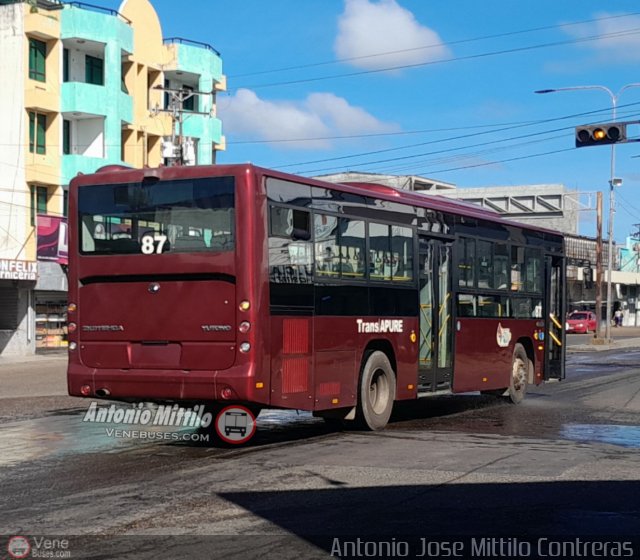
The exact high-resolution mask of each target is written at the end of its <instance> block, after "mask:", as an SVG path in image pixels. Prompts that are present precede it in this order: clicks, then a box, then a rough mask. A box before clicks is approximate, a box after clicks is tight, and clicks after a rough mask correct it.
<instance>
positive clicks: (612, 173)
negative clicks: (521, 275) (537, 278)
mask: <svg viewBox="0 0 640 560" xmlns="http://www.w3.org/2000/svg"><path fill="white" fill-rule="evenodd" d="M632 87H640V83H632V84H627V85H626V86H623V87H621V88H620V89H619V90H618V92H617V93H613V92H612V91H611V90H610V89H609V88H608V87H606V86H600V85H597V86H573V87H564V88H554V89H541V90H538V91H536V92H535V93H556V92H558V91H572V90H579V89H600V90H603V91H606V92H607V93H608V94H609V97H610V98H611V113H612V116H613V123H615V122H616V106H617V103H618V98H619V97H620V94H621V93H622V92H623V91H624V90H626V89H629V88H632ZM615 165H616V145H615V142H614V143H612V144H611V168H610V173H609V243H608V249H609V251H608V252H609V254H608V255H607V311H606V318H605V327H606V330H605V339H606V342H607V343H609V342H611V320H612V316H611V311H612V309H613V301H612V296H613V293H612V292H613V291H612V286H611V280H612V278H611V277H612V276H613V260H614V259H613V217H614V213H615V193H614V188H615V187H619V186H620V185H622V180H621V179H616V177H615Z"/></svg>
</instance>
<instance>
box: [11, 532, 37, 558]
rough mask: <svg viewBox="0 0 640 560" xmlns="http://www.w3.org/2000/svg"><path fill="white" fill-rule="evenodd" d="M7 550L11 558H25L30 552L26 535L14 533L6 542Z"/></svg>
mask: <svg viewBox="0 0 640 560" xmlns="http://www.w3.org/2000/svg"><path fill="white" fill-rule="evenodd" d="M7 552H8V553H9V556H11V558H26V557H27V556H28V555H29V553H30V552H31V544H30V543H29V539H28V538H27V537H22V536H20V535H16V536H15V537H11V538H10V539H9V542H8V543H7Z"/></svg>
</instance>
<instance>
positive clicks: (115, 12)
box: [64, 2, 131, 25]
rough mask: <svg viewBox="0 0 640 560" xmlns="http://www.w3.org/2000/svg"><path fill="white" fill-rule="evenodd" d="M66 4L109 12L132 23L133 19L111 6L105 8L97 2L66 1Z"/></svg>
mask: <svg viewBox="0 0 640 560" xmlns="http://www.w3.org/2000/svg"><path fill="white" fill-rule="evenodd" d="M64 4H65V5H66V6H72V7H74V8H80V9H82V10H90V11H92V12H101V13H103V14H109V15H110V16H115V17H117V18H120V19H121V20H122V21H124V22H125V23H126V24H127V25H131V20H130V19H129V18H127V17H125V16H123V15H122V14H121V13H120V12H118V11H117V10H112V9H110V8H104V7H102V6H96V5H95V4H86V3H85V2H64Z"/></svg>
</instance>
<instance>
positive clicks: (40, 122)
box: [29, 111, 47, 155]
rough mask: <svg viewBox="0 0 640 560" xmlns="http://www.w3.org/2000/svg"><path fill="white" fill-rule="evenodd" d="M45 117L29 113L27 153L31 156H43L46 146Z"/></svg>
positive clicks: (40, 114) (32, 112)
mask: <svg viewBox="0 0 640 560" xmlns="http://www.w3.org/2000/svg"><path fill="white" fill-rule="evenodd" d="M46 132H47V116H46V115H44V114H42V113H36V112H34V111H29V151H30V152H31V153H32V154H34V153H35V154H41V155H44V154H45V153H46V151H47V144H46Z"/></svg>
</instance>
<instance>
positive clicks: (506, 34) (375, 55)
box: [229, 12, 640, 79]
mask: <svg viewBox="0 0 640 560" xmlns="http://www.w3.org/2000/svg"><path fill="white" fill-rule="evenodd" d="M638 15H640V12H630V13H626V14H616V15H610V16H603V17H599V18H593V19H585V20H581V21H572V22H568V23H560V24H554V25H545V26H541V27H531V28H529V29H520V30H517V31H505V32H503V33H496V34H493V35H483V36H481V37H472V38H468V39H458V40H456V41H447V42H444V43H436V44H432V45H423V46H421V47H413V48H409V49H400V50H394V51H384V52H379V53H372V54H368V55H363V56H352V57H347V58H340V59H335V60H325V61H321V62H310V63H308V64H298V65H296V66H286V67H283V68H272V69H267V70H258V71H255V72H245V73H243V74H234V75H230V76H229V78H231V79H234V78H245V77H248V76H259V75H263V74H275V73H277V72H288V71H290V70H303V69H305V68H314V67H318V66H328V65H331V64H342V63H345V62H353V61H356V60H366V59H370V58H378V57H383V56H389V55H393V54H402V53H407V52H415V51H420V50H427V49H433V48H440V47H443V46H445V47H451V46H454V45H461V44H464V43H474V42H477V41H485V40H489V39H501V38H503V37H512V36H514V35H523V34H526V33H535V32H538V31H549V30H551V29H560V28H563V27H575V26H577V25H586V24H589V23H597V22H600V21H607V20H612V19H620V18H627V17H633V16H638Z"/></svg>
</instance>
